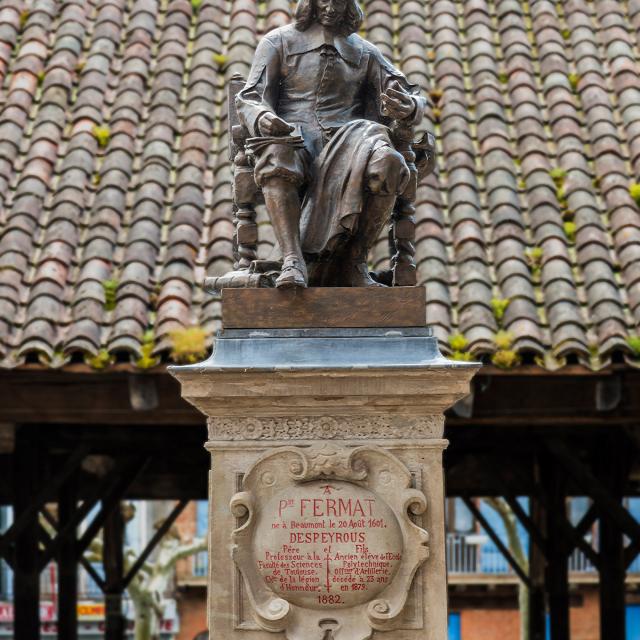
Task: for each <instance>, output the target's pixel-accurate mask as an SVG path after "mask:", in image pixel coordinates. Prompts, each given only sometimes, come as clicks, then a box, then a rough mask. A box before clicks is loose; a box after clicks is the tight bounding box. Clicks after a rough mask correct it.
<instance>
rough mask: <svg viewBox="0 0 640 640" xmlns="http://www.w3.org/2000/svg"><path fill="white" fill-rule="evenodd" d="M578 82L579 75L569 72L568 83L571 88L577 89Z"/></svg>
mask: <svg viewBox="0 0 640 640" xmlns="http://www.w3.org/2000/svg"><path fill="white" fill-rule="evenodd" d="M579 82H580V76H579V75H578V74H577V73H570V74H569V84H570V85H571V88H572V89H573V91H574V92H575V91H577V90H578V83H579Z"/></svg>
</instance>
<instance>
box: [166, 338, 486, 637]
mask: <svg viewBox="0 0 640 640" xmlns="http://www.w3.org/2000/svg"><path fill="white" fill-rule="evenodd" d="M477 368H478V365H476V364H473V363H462V362H451V361H448V360H445V359H444V358H442V356H441V355H440V354H439V352H438V349H437V343H436V340H435V339H434V338H433V337H432V335H431V332H430V330H429V329H428V328H401V329H393V328H390V329H325V330H322V329H308V330H305V329H280V330H268V329H261V330H248V329H247V330H226V331H224V332H222V333H221V334H220V335H219V337H218V338H217V340H216V344H215V349H214V353H213V355H212V356H211V357H210V358H209V360H207V361H206V362H203V363H201V364H198V365H193V366H187V367H173V368H172V369H171V372H172V373H173V375H175V376H176V377H177V378H178V379H179V380H180V382H181V383H182V394H183V397H184V398H186V399H187V400H188V401H189V402H191V403H192V404H194V405H195V406H196V407H197V408H198V409H200V411H202V412H203V413H205V414H206V415H207V417H208V426H209V440H208V442H207V445H206V446H207V449H208V450H209V451H210V452H211V455H212V469H211V473H210V530H209V590H208V614H209V629H210V634H211V638H212V639H213V640H239V639H240V638H243V639H245V638H252V639H254V640H273V638H277V637H287V638H288V640H331V639H334V640H365V639H366V638H369V637H371V635H372V634H374V635H375V637H380V638H385V639H386V638H388V639H389V640H446V637H447V585H446V564H445V530H444V489H443V473H442V452H443V450H444V448H445V447H446V445H447V442H446V441H445V440H443V428H444V417H443V412H444V411H445V410H446V409H447V408H448V407H450V406H451V405H452V404H454V403H455V402H456V401H457V400H458V399H460V398H462V397H463V396H464V395H466V394H467V393H468V391H469V381H470V379H471V377H472V376H473V375H474V373H475V371H476V370H477ZM176 446H179V444H177V445H176Z"/></svg>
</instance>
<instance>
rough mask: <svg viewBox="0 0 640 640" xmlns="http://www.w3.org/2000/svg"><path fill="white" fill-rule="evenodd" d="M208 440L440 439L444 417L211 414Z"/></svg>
mask: <svg viewBox="0 0 640 640" xmlns="http://www.w3.org/2000/svg"><path fill="white" fill-rule="evenodd" d="M207 426H208V430H209V440H210V441H211V442H215V441H228V440H232V441H243V442H246V441H248V440H249V441H252V440H266V441H273V440H393V439H399V438H402V437H403V436H408V437H411V438H413V439H421V438H438V437H440V436H441V435H442V432H443V429H444V416H442V415H428V416H422V417H414V416H388V415H387V416H335V417H334V416H319V417H313V416H306V417H302V416H301V417H291V416H282V417H270V416H268V417H257V416H252V417H244V418H236V417H225V418H219V417H210V418H209V419H208V420H207Z"/></svg>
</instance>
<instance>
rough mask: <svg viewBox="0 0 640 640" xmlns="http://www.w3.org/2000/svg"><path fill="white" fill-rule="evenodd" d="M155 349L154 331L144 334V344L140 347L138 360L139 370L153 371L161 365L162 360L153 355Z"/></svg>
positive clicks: (150, 330)
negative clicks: (152, 369)
mask: <svg viewBox="0 0 640 640" xmlns="http://www.w3.org/2000/svg"><path fill="white" fill-rule="evenodd" d="M154 347H155V341H154V335H153V329H149V330H147V331H145V332H144V335H143V336H142V344H141V345H140V357H139V358H138V360H136V367H138V368H139V369H151V368H152V367H155V366H157V365H158V364H160V358H158V357H157V356H154V355H153V349H154Z"/></svg>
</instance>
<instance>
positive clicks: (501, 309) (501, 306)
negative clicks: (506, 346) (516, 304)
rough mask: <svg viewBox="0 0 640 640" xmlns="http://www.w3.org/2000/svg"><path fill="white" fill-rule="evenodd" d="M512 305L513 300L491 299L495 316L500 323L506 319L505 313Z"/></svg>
mask: <svg viewBox="0 0 640 640" xmlns="http://www.w3.org/2000/svg"><path fill="white" fill-rule="evenodd" d="M510 303H511V298H491V309H492V310H493V316H494V317H495V319H496V320H497V321H498V323H500V322H501V321H502V318H504V314H505V311H506V310H507V307H508V306H509V304H510Z"/></svg>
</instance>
